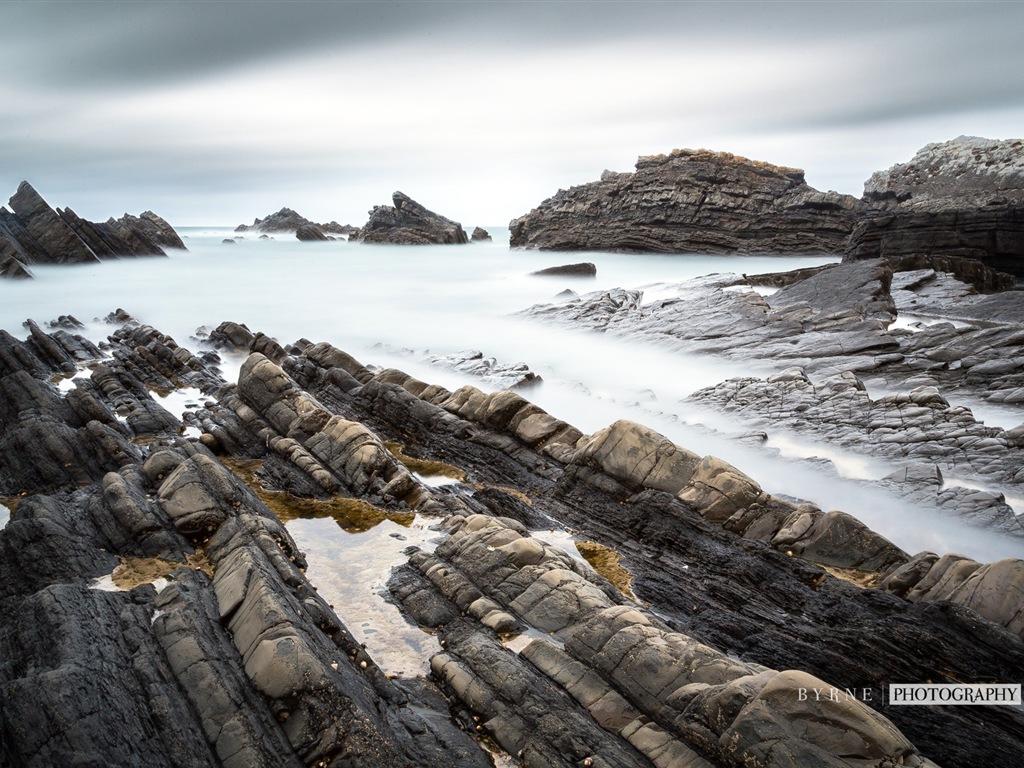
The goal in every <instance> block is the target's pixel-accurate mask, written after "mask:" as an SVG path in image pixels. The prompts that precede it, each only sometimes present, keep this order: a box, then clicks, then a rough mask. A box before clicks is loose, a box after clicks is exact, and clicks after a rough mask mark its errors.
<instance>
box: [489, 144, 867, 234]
mask: <svg viewBox="0 0 1024 768" xmlns="http://www.w3.org/2000/svg"><path fill="white" fill-rule="evenodd" d="M862 208H863V204H862V203H861V202H860V201H859V200H857V199H856V198H853V197H850V196H848V195H840V194H837V193H835V192H819V191H818V190H816V189H813V188H812V187H810V186H808V185H807V183H806V182H805V181H804V174H803V171H800V170H797V169H795V168H783V167H779V166H774V165H770V164H768V163H762V162H757V161H752V160H747V159H746V158H742V157H737V156H736V155H730V154H727V153H721V152H711V151H708V150H691V149H677V150H675V151H673V152H672V153H671V154H668V155H653V156H649V157H641V158H640V159H639V160H638V161H637V164H636V171H635V172H633V173H614V172H612V171H605V172H604V173H603V174H602V175H601V180H600V181H594V182H591V183H589V184H584V185H581V186H578V187H572V188H570V189H568V190H559V192H558V193H557V194H556V195H554V196H553V197H551V198H549V199H547V200H545V201H544V202H542V203H541V204H540V205H538V206H537V207H536V208H535V209H533V210H532V211H530V212H529V213H528V214H526V215H524V216H521V217H519V218H518V219H514V220H513V221H512V222H511V223H510V224H509V229H510V231H511V237H510V244H511V245H512V247H514V248H541V249H546V250H588V249H590V250H604V251H655V252H660V253H835V252H839V251H841V250H842V249H843V247H844V246H845V244H846V239H847V236H848V235H849V234H850V232H851V231H852V229H853V226H854V223H855V221H856V219H857V216H858V215H859V212H860V211H861V209H862Z"/></svg>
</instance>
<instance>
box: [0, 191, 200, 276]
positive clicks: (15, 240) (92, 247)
mask: <svg viewBox="0 0 1024 768" xmlns="http://www.w3.org/2000/svg"><path fill="white" fill-rule="evenodd" d="M8 205H9V206H10V209H11V210H10V211H8V210H6V209H4V208H0V276H3V277H15V278H18V277H31V272H30V271H29V269H28V267H30V266H31V265H33V264H82V263H88V262H93V261H99V260H100V259H107V258H116V257H121V256H164V255H166V254H165V253H164V249H165V248H180V249H182V250H184V249H185V244H184V243H183V242H182V240H181V238H180V237H179V236H178V234H177V233H176V232H175V231H174V229H173V228H172V227H171V225H170V224H168V223H167V222H166V221H165V220H164V219H162V218H160V217H159V216H157V215H156V214H155V213H153V212H152V211H146V212H144V213H143V214H141V215H140V216H132V215H130V214H127V213H126V214H125V215H124V216H122V217H121V218H120V219H113V218H111V219H108V220H107V221H106V222H102V223H95V222H91V221H86V220H85V219H83V218H81V217H80V216H79V215H78V214H76V213H75V212H74V211H73V210H71V209H70V208H64V209H61V208H57V209H53V208H51V207H50V206H49V204H48V203H47V202H46V201H45V200H44V199H43V198H42V196H40V194H39V193H38V192H36V190H35V189H34V188H33V187H32V185H31V184H29V183H28V182H27V181H23V182H22V183H21V184H20V185H19V186H18V190H17V192H15V193H14V195H13V196H12V197H11V199H10V202H9V203H8Z"/></svg>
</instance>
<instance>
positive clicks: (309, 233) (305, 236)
mask: <svg viewBox="0 0 1024 768" xmlns="http://www.w3.org/2000/svg"><path fill="white" fill-rule="evenodd" d="M295 239H296V240H302V241H303V242H325V241H327V240H332V239H333V238H330V237H328V236H327V235H325V234H324V231H323V230H322V229H320V227H318V226H316V225H315V224H302V225H300V226H299V228H298V229H296V230H295Z"/></svg>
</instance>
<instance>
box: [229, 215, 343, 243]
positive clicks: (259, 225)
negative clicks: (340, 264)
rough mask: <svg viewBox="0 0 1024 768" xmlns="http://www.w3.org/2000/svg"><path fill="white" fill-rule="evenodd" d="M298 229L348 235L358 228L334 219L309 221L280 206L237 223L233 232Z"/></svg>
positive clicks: (322, 238) (293, 230) (288, 230)
mask: <svg viewBox="0 0 1024 768" xmlns="http://www.w3.org/2000/svg"><path fill="white" fill-rule="evenodd" d="M299 230H303V231H305V232H309V233H312V232H318V233H319V234H321V235H323V234H325V233H329V234H332V235H346V236H348V235H351V234H352V233H353V232H358V231H359V228H358V227H353V226H351V225H350V224H339V223H338V222H336V221H331V222H329V223H327V224H317V223H316V222H315V221H310V220H309V219H307V218H306V217H304V216H301V215H299V214H298V213H296V212H295V211H293V210H292V209H291V208H282V209H281V210H280V211H278V212H277V213H271V214H270V215H268V216H267V217H265V218H262V219H254V220H253V222H252V224H239V225H238V226H237V227H235V232H250V231H255V232H295V233H296V234H298V232H299ZM261 239H262V238H261ZM299 239H300V240H303V239H307V240H325V239H327V238H326V237H307V238H302V237H300V238H299Z"/></svg>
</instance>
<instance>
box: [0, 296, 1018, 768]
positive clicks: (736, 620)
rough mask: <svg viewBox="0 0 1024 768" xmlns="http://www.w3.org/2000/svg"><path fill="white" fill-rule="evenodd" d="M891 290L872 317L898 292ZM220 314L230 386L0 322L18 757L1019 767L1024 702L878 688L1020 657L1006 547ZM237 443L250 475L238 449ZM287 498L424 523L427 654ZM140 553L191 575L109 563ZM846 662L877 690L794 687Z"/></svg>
mask: <svg viewBox="0 0 1024 768" xmlns="http://www.w3.org/2000/svg"><path fill="white" fill-rule="evenodd" d="M871 284H872V280H868V279H865V280H864V281H863V285H864V286H866V289H865V292H864V293H863V294H859V295H860V296H861V299H859V300H858V301H860V302H861V306H862V308H863V311H862V314H863V316H862V317H858V318H857V319H856V323H858V324H866V325H871V324H872V323H876V322H877V321H878V316H879V314H880V313H881V314H883V315H884V313H885V312H886V311H888V308H887V305H885V304H884V302H883V305H884V306H882V309H881V310H880V309H879V304H878V296H879V294H878V292H877V291H874V289H872V288H870V286H871ZM735 295H736V296H740V295H741V294H735ZM794 301H796V300H795V299H794ZM828 304H829V302H828V301H826V299H824V298H821V295H820V294H818V293H816V294H814V295H811V296H810V297H809V298H808V297H803V298H801V299H800V302H799V306H800V310H799V311H800V312H803V313H809V314H808V317H809V318H810V319H811V320H812V321H813V318H814V309H813V307H814V306H819V305H820V306H821V307H822V309H821V310H819V311H820V312H831V313H832V314H833V315H834V314H835V311H834V309H832V308H831V307H830V306H828ZM786 306H787V307H790V308H791V307H792V306H794V304H788V305H786ZM808 307H810V309H808ZM759 311H760V312H761V314H764V313H765V312H767V311H768V310H767V309H765V308H764V305H763V304H762V305H759ZM788 311H793V310H791V309H790V310H788ZM612 315H614V313H612ZM609 322H611V321H609ZM821 322H824V321H821ZM829 322H834V320H832V321H829ZM216 333H217V337H218V338H219V339H221V343H222V344H224V346H223V349H225V350H227V349H231V350H233V351H235V352H245V353H249V357H248V359H247V361H246V363H245V364H244V365H243V366H242V370H241V374H240V376H239V380H238V382H227V381H225V380H224V379H223V378H222V377H221V375H220V373H219V370H218V368H217V367H216V357H215V356H213V357H211V355H212V353H202V354H194V353H193V352H191V351H189V350H187V349H185V348H184V347H180V346H178V345H177V344H176V343H175V342H174V341H173V340H172V339H170V338H168V337H166V336H165V335H163V334H161V333H160V332H159V331H157V330H155V329H153V328H150V327H148V326H145V325H141V324H139V323H136V322H128V323H126V324H125V325H123V326H122V327H120V328H118V329H117V330H116V331H114V333H113V334H111V336H110V338H109V339H108V340H107V341H105V342H103V344H101V345H100V347H101V348H100V349H97V348H96V347H94V346H92V345H90V344H89V343H88V342H86V341H85V340H84V339H80V338H78V337H76V336H75V335H74V333H73V332H72V331H69V330H65V329H56V330H54V331H53V333H52V334H47V333H44V332H43V331H42V330H41V329H39V328H38V326H32V327H31V330H30V333H29V336H28V338H27V339H26V340H24V341H22V340H18V339H15V338H13V337H10V336H9V335H4V336H0V386H2V387H3V388H4V397H3V398H0V403H2V410H0V422H2V425H3V434H4V440H3V442H2V443H0V456H2V458H3V461H0V494H2V496H3V500H4V503H5V504H6V505H7V506H9V507H11V508H12V515H11V519H10V521H9V522H8V523H7V525H6V527H5V528H4V529H3V530H2V531H0V610H2V612H3V615H4V616H6V617H8V618H7V620H6V621H5V622H4V624H3V627H2V629H0V679H2V681H3V687H4V690H5V691H7V692H9V693H12V695H8V696H5V697H3V699H2V702H0V713H2V723H3V735H4V738H3V740H2V741H0V753H2V756H3V763H4V764H5V765H8V764H10V765H12V766H13V765H31V766H36V765H38V766H44V765H64V764H67V765H70V764H100V763H102V764H123V765H128V764H146V765H231V766H242V765H299V764H302V765H333V766H396V767H397V766H406V765H416V766H432V765H437V766H441V765H445V766H450V765H454V766H460V767H462V766H465V767H466V768H469V767H470V766H487V765H491V764H492V761H491V758H490V756H489V755H488V753H487V752H486V751H485V750H484V749H483V748H482V747H481V745H480V742H479V741H478V737H480V736H482V735H485V736H487V737H489V738H490V739H491V740H492V741H493V743H495V744H497V745H498V747H500V749H501V750H503V751H504V752H506V753H507V758H506V759H507V760H508V761H510V762H511V764H521V765H528V766H562V765H564V766H571V765H591V766H602V765H603V766H634V765H635V766H651V765H684V766H748V765H765V766H769V765H775V766H782V765H836V766H852V765H857V766H866V765H877V766H883V765H897V764H902V765H910V766H915V765H916V766H926V765H933V764H942V765H957V766H982V765H985V766H1016V765H1019V764H1020V763H1021V762H1022V761H1024V744H1022V743H1021V741H1020V733H1021V732H1022V730H1024V719H1022V718H1024V715H1022V714H1021V712H1020V711H1019V710H1017V709H1013V708H1006V707H892V706H889V705H888V703H887V701H886V698H885V687H886V686H887V685H888V683H890V682H919V681H924V680H931V681H934V682H947V681H954V680H972V681H989V680H1003V681H1005V680H1012V679H1015V678H1014V676H1015V675H1018V674H1019V670H1020V669H1021V668H1022V667H1024V640H1022V639H1021V637H1020V633H1021V631H1022V628H1021V627H1020V626H1019V616H1020V605H1021V578H1022V576H1021V574H1022V571H1021V565H1020V561H1016V560H1006V561H999V562H996V563H972V562H966V561H965V559H963V558H959V559H957V558H954V557H946V558H945V559H943V558H942V557H939V556H938V555H934V554H930V553H923V554H922V555H918V556H916V557H911V555H910V554H908V553H904V552H902V551H900V550H899V549H898V548H896V547H895V546H893V545H892V544H891V543H890V542H887V541H886V540H885V539H884V538H882V537H881V536H878V534H875V533H874V532H872V531H870V530H868V529H866V528H865V527H864V526H863V525H861V524H860V523H858V522H857V521H855V520H853V519H852V518H850V517H849V516H848V515H844V514H843V513H841V512H839V511H831V512H827V513H826V512H822V511H821V510H818V509H816V508H814V507H811V506H810V505H797V504H794V503H793V502H791V501H788V500H785V499H782V498H778V497H775V496H772V495H771V494H768V493H766V492H764V491H763V490H762V489H761V487H760V485H759V484H758V482H757V480H756V478H751V477H748V476H746V475H744V474H743V473H742V472H740V471H739V470H737V469H736V468H735V467H731V466H730V465H729V464H727V463H726V462H724V461H722V460H721V459H718V458H716V457H713V456H699V455H697V454H695V453H692V452H690V451H687V450H686V449H685V448H683V447H682V446H676V445H673V444H672V443H671V441H669V440H667V439H666V438H664V437H663V436H661V435H659V434H658V433H656V432H654V431H653V430H650V429H648V428H646V427H644V426H643V425H639V424H634V423H632V422H618V423H616V424H613V425H611V426H610V427H608V428H607V429H606V430H599V431H598V432H597V433H595V434H593V435H583V434H582V433H581V432H580V431H579V430H577V429H575V428H574V427H572V425H570V424H567V423H565V422H563V421H560V420H559V419H558V418H557V416H556V415H552V414H548V413H546V412H545V411H543V410H542V409H541V408H539V407H537V406H536V405H534V404H532V403H530V402H529V401H528V400H527V399H525V398H524V397H523V396H522V395H521V394H519V393H517V392H514V391H508V390H502V391H496V392H485V391H483V390H480V389H476V388H474V387H463V388H461V389H459V390H458V391H456V392H450V391H448V390H446V389H444V388H442V387H438V386H436V385H429V384H427V383H425V382H422V381H419V380H417V379H414V378H412V377H409V376H408V375H405V374H403V373H402V372H401V371H397V370H395V369H386V370H381V371H376V372H375V371H373V370H371V369H370V368H368V367H367V366H365V365H364V364H362V363H361V362H360V361H357V360H355V359H354V358H352V357H351V356H350V355H348V354H346V353H345V352H344V351H342V350H340V349H338V348H336V347H334V346H332V345H330V344H327V343H318V344H312V343H309V342H307V341H300V342H296V343H295V344H291V345H287V346H282V345H280V344H277V343H276V342H274V343H273V345H271V344H269V341H270V340H268V338H267V337H266V336H264V335H263V334H260V333H259V332H258V331H257V332H253V331H251V330H250V329H248V328H244V327H243V326H240V325H238V324H233V323H224V324H221V325H220V326H218V327H217V329H216ZM211 335H213V334H211ZM229 344H230V347H229V346H228V345H229ZM257 345H260V347H259V348H260V349H261V350H263V351H258V350H257V349H256V347H257ZM55 375H63V376H68V375H75V376H76V378H75V379H74V380H73V382H74V387H73V388H70V389H68V390H67V391H66V392H65V390H64V388H58V387H57V386H56V385H55V384H53V383H51V381H50V380H51V378H53V377H54V376H55ZM808 386H811V387H813V385H810V384H809V385H808ZM182 387H188V388H194V389H196V390H199V391H200V392H201V393H202V395H201V397H197V398H195V402H194V404H193V405H192V406H190V408H189V410H188V411H187V412H186V413H185V414H184V415H181V414H174V413H171V412H170V411H168V410H166V409H163V408H161V407H160V406H159V405H158V404H157V398H159V393H158V392H159V390H160V389H162V388H170V389H181V388H182ZM154 392H155V393H157V397H156V398H154V397H153V394H152V393H154ZM933 405H935V403H933ZM915 407H928V406H927V405H921V404H915ZM938 410H941V408H940V409H938ZM183 419H184V420H183ZM186 426H188V427H191V428H193V429H195V430H196V432H194V433H189V435H188V436H185V435H183V434H181V432H184V431H185V427H186ZM26 429H34V430H35V432H34V433H33V437H32V439H27V438H24V437H20V438H18V441H17V442H14V441H13V438H10V437H8V436H9V435H22V434H23V431H24V430H26ZM396 443H400V444H401V445H402V446H403V448H402V451H401V452H399V453H395V452H393V450H394V449H393V446H394V445H395V444H396ZM19 453H25V454H26V455H27V456H29V457H31V460H24V461H22V460H19V459H17V455H18V454H19ZM246 461H249V462H253V461H256V462H257V466H258V467H259V468H258V470H256V472H255V476H254V477H255V479H256V480H257V481H258V483H259V486H258V487H255V488H254V487H252V486H250V485H249V484H248V482H246V481H245V480H243V479H242V476H240V475H239V474H237V473H236V471H234V470H235V469H237V467H238V466H240V463H242V462H246ZM416 462H419V463H416ZM428 463H433V464H435V465H441V464H444V465H446V466H451V467H456V468H458V470H460V472H461V476H462V477H463V481H462V482H460V483H456V484H453V485H446V486H440V487H436V488H435V487H430V486H428V485H426V484H425V483H424V482H422V481H421V480H420V478H419V477H418V476H417V475H416V474H415V473H414V470H412V469H410V466H413V465H414V466H417V467H422V466H425V465H426V464H428ZM407 465H408V466H407ZM415 471H419V470H418V469H417V470H415ZM248 479H251V478H248ZM267 490H271V491H274V492H276V493H284V494H293V495H296V496H304V497H309V498H314V499H325V500H326V499H336V500H337V499H342V500H344V499H348V500H350V501H351V502H353V503H355V502H359V503H365V504H369V505H372V506H373V508H374V509H377V510H381V511H383V512H385V513H387V514H392V515H398V516H401V515H408V514H412V513H415V514H418V515H424V516H427V517H429V518H430V519H432V520H435V521H436V525H437V527H438V537H439V538H438V540H437V542H436V547H434V548H433V549H425V548H423V547H416V548H410V549H409V550H407V553H406V554H407V561H406V562H405V563H404V564H400V567H397V568H395V570H394V571H392V573H391V577H390V582H389V591H390V595H391V599H392V600H393V601H394V602H395V603H396V604H397V605H399V606H400V607H401V609H402V611H403V613H404V615H406V616H407V618H408V619H409V620H410V621H413V622H415V623H416V624H417V625H419V626H422V627H423V628H424V629H426V630H428V631H431V632H433V633H435V634H436V636H437V638H438V639H439V641H440V643H441V650H440V651H439V652H435V653H433V655H432V657H431V658H430V660H429V666H430V669H431V674H430V676H429V677H423V678H415V679H413V678H407V679H403V678H389V677H388V676H387V675H385V674H384V673H383V672H382V671H381V669H380V668H379V667H378V666H377V665H376V663H375V662H374V659H373V658H372V657H371V655H370V654H369V653H367V651H366V650H365V649H364V648H362V647H361V646H360V645H359V643H358V642H356V641H355V639H354V637H353V635H352V633H351V631H350V630H349V629H348V628H347V626H346V611H347V606H346V605H344V604H339V605H336V606H334V607H332V606H330V605H328V604H327V603H326V601H325V600H324V599H322V598H321V597H320V596H319V595H318V594H317V592H316V589H315V584H311V583H310V582H309V580H308V579H307V578H306V576H305V574H304V568H305V566H306V558H305V556H304V555H303V553H302V552H301V551H299V548H298V547H297V546H296V544H295V541H294V539H293V538H292V536H291V534H290V533H289V531H288V529H287V528H286V527H285V525H284V524H282V522H281V520H280V519H279V517H278V516H277V515H276V514H275V513H274V512H273V511H271V509H270V508H268V506H267V505H266V503H265V502H264V501H263V500H262V497H261V495H260V493H264V492H266V491H267ZM257 491H260V493H257ZM553 525H557V526H560V527H565V528H569V529H572V530H574V531H575V532H576V534H577V536H585V537H586V538H588V539H589V540H590V541H591V542H593V543H594V544H595V546H597V545H602V546H605V547H611V548H614V550H615V551H616V552H617V553H618V556H619V557H621V564H622V565H623V566H624V567H625V568H627V569H628V570H629V571H630V572H631V573H632V575H633V577H634V578H633V583H632V593H631V594H624V593H623V592H620V591H619V590H618V589H617V588H616V587H615V586H613V584H612V583H611V582H609V581H608V578H607V577H606V576H604V575H602V573H599V572H598V571H597V570H595V567H594V566H591V565H590V564H588V563H587V562H585V561H584V560H583V559H582V558H580V557H579V556H578V553H576V552H573V551H566V550H565V549H563V548H561V547H560V546H555V545H554V544H552V543H548V542H547V541H546V540H545V534H544V531H545V530H546V529H550V528H551V527H553ZM530 529H533V530H532V531H531V530H530ZM132 557H159V558H162V559H164V560H167V561H169V562H170V563H172V564H174V563H178V564H180V567H178V568H177V570H173V571H172V572H171V574H170V578H169V580H168V581H167V583H166V584H164V583H157V584H155V585H148V584H145V585H143V586H139V587H136V588H134V589H132V590H131V591H118V592H108V591H100V590H97V589H93V588H91V585H92V584H93V580H94V579H96V578H98V577H102V576H105V575H106V574H110V573H111V571H112V570H113V568H114V566H116V565H117V564H118V563H119V562H122V561H124V560H125V559H126V558H132ZM819 564H820V565H819ZM823 565H824V566H829V567H839V568H851V569H860V570H861V571H862V572H864V573H880V574H881V575H882V576H883V577H884V579H885V580H884V581H883V582H882V583H883V586H884V589H882V590H876V589H861V588H859V587H857V586H854V585H853V584H851V583H848V582H846V581H842V580H839V579H837V578H834V577H833V576H832V575H830V574H829V572H827V571H826V570H824V569H823V567H822V566H823ZM633 595H635V597H634V596H633ZM41 639H44V640H45V639H49V640H47V641H46V642H42V641H41ZM921 648H927V649H928V650H927V652H926V653H923V652H921V651H920V649H921ZM831 686H836V687H837V688H839V689H840V690H841V691H845V689H847V688H849V689H851V690H853V689H856V690H858V691H860V692H861V693H860V694H859V695H858V696H856V697H854V696H847V695H843V696H839V697H838V698H829V699H828V700H824V699H818V698H815V697H808V698H803V697H801V695H800V691H801V690H807V689H811V690H813V689H814V688H821V689H823V690H828V689H829V688H830V687H831ZM864 691H869V692H870V693H864ZM932 761H934V762H932Z"/></svg>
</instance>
